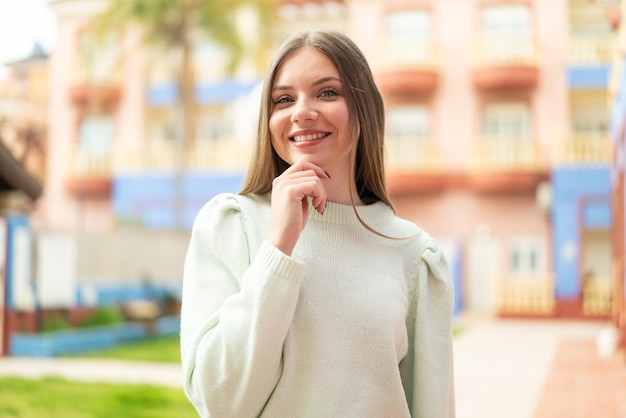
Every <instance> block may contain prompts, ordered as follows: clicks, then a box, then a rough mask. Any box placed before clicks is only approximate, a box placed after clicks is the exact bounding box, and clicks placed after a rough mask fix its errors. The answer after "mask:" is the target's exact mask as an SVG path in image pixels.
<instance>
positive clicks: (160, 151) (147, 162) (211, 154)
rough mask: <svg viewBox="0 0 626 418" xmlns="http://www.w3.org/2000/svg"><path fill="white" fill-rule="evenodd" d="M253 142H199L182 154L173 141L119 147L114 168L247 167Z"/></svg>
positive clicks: (120, 169) (123, 169)
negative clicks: (134, 146)
mask: <svg viewBox="0 0 626 418" xmlns="http://www.w3.org/2000/svg"><path fill="white" fill-rule="evenodd" d="M253 148H254V147H253V144H251V143H248V142H243V141H238V140H234V139H219V140H214V141H205V142H198V143H196V144H194V145H193V146H192V147H191V148H190V149H189V150H188V151H187V153H186V154H187V155H186V156H185V157H184V158H183V159H182V161H181V158H180V152H181V149H180V147H179V146H178V144H176V143H174V142H165V141H164V142H160V143H152V144H150V145H148V146H146V147H144V148H137V149H126V150H121V149H120V150H116V153H115V159H114V160H115V161H114V169H115V171H138V170H154V169H156V170H176V169H178V168H183V169H200V170H201V169H217V170H226V171H240V170H245V169H246V168H247V167H248V164H249V162H250V158H251V155H252V150H253Z"/></svg>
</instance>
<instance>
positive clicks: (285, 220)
mask: <svg viewBox="0 0 626 418" xmlns="http://www.w3.org/2000/svg"><path fill="white" fill-rule="evenodd" d="M322 179H324V180H327V179H330V177H329V176H328V174H326V172H325V171H324V170H323V169H322V168H320V167H319V166H317V165H315V164H313V163H310V162H306V161H299V162H297V163H295V164H294V165H292V166H291V167H289V168H288V169H287V170H285V171H284V172H283V173H282V174H281V175H280V176H278V177H276V178H275V179H274V181H273V183H272V209H271V221H270V229H269V232H268V236H267V241H268V242H269V243H270V244H272V245H273V246H275V247H276V248H278V249H279V250H280V251H282V252H283V253H284V254H287V255H291V253H292V251H293V249H294V247H295V246H296V243H297V242H298V238H299V237H300V233H301V232H302V230H303V229H304V226H305V225H306V221H307V218H308V215H309V202H308V198H309V197H311V199H312V200H311V203H312V204H313V207H314V208H315V210H317V211H318V212H319V213H320V214H322V213H324V208H325V207H326V188H325V187H324V185H323V183H322Z"/></svg>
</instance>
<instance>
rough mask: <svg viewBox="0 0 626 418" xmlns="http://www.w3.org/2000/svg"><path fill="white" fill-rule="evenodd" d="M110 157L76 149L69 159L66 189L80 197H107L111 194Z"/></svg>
mask: <svg viewBox="0 0 626 418" xmlns="http://www.w3.org/2000/svg"><path fill="white" fill-rule="evenodd" d="M111 169H112V156H111V154H110V153H94V152H91V151H89V150H87V149H81V148H78V149H77V150H76V151H75V152H74V154H73V155H71V157H70V161H69V164H68V172H67V173H66V182H65V185H66V189H67V190H68V192H69V193H71V194H76V195H80V196H94V197H95V196H107V195H108V194H109V193H110V192H111Z"/></svg>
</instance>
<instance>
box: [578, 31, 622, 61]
mask: <svg viewBox="0 0 626 418" xmlns="http://www.w3.org/2000/svg"><path fill="white" fill-rule="evenodd" d="M614 36H615V35H614V34H612V33H611V32H607V33H590V34H572V35H570V39H569V42H570V44H569V53H568V59H569V64H570V66H595V65H602V64H608V63H610V62H611V60H612V59H613V50H614V43H615V39H614Z"/></svg>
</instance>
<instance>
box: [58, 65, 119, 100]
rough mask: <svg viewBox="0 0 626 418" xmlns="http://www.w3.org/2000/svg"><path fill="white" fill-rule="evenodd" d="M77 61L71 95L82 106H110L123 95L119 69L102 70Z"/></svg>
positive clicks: (73, 73) (71, 84)
mask: <svg viewBox="0 0 626 418" xmlns="http://www.w3.org/2000/svg"><path fill="white" fill-rule="evenodd" d="M92 67H94V66H91V67H90V66H87V65H84V64H81V63H80V62H77V63H75V64H74V68H73V69H72V73H71V79H70V87H69V91H68V94H69V97H70V99H71V100H72V102H73V103H74V104H76V105H80V106H85V105H87V106H95V107H104V108H107V107H110V106H112V105H115V104H116V103H117V102H118V101H119V100H120V97H121V95H122V89H121V86H120V79H121V77H120V74H119V71H117V70H113V71H108V72H107V71H102V69H94V68H92Z"/></svg>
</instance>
